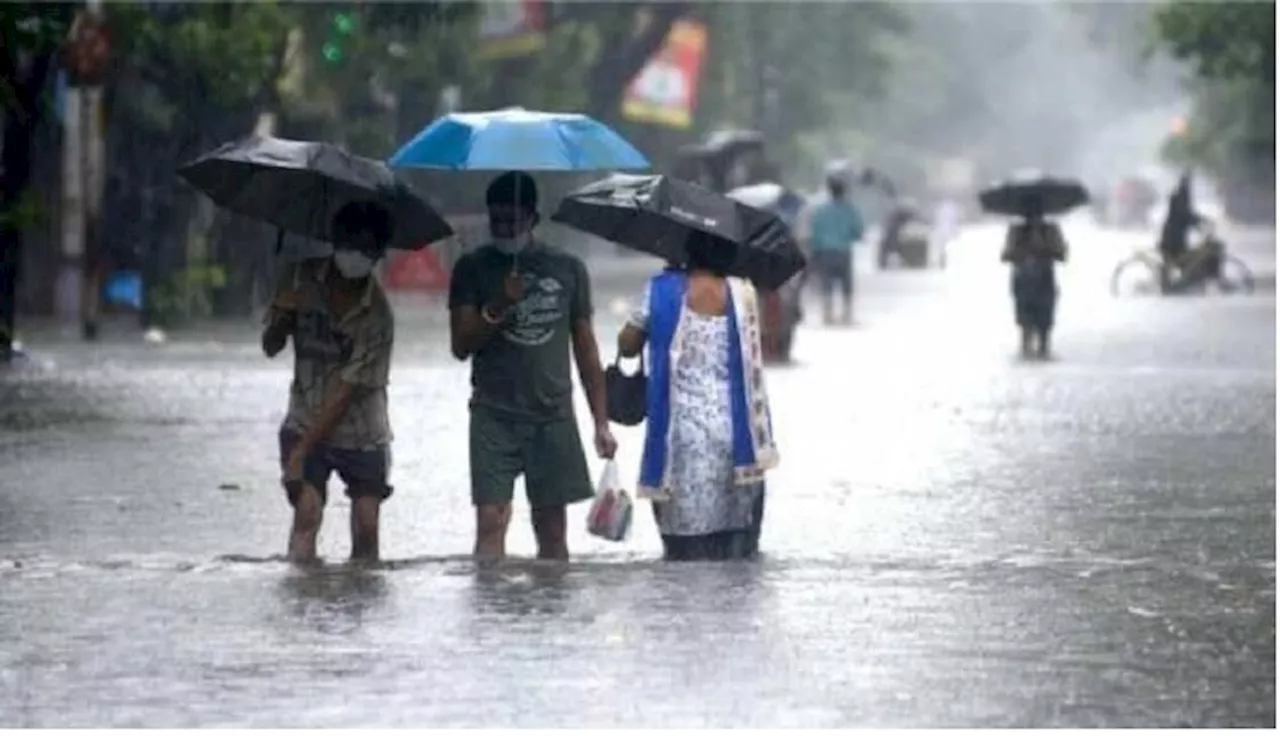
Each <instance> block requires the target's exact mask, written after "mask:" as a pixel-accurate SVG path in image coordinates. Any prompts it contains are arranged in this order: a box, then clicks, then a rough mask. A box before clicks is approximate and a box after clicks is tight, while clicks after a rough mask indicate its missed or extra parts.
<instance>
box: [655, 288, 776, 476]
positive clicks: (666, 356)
mask: <svg viewBox="0 0 1280 740" xmlns="http://www.w3.org/2000/svg"><path fill="white" fill-rule="evenodd" d="M687 286H688V280H687V278H686V276H685V275H684V273H682V272H677V271H667V272H663V273H662V274H660V275H658V276H656V277H654V278H653V279H652V280H650V282H649V322H648V327H647V333H648V344H649V377H648V386H647V390H648V394H647V401H648V406H647V409H646V411H647V419H648V424H647V426H646V429H645V439H644V454H643V457H642V459H641V463H640V484H639V486H638V487H637V490H638V492H639V493H640V494H641V495H643V496H647V497H650V498H654V499H664V498H668V497H669V496H670V495H671V493H672V491H671V489H670V455H669V454H668V452H669V446H670V431H671V382H672V370H673V368H674V363H675V362H677V361H678V359H679V354H680V351H681V346H682V340H683V323H684V322H683V318H684V316H685V312H686V308H685V291H686V288H687ZM729 287H730V293H729V294H730V301H729V310H728V319H729V357H728V361H729V399H730V416H731V418H732V420H733V467H734V480H735V482H736V483H738V484H747V483H753V482H757V481H760V480H763V479H764V471H765V470H766V469H767V468H771V467H773V466H775V465H776V464H777V459H778V454H777V450H776V448H775V447H774V444H773V425H772V420H771V418H770V413H769V402H768V398H767V396H766V394H765V389H764V370H763V364H762V361H761V352H760V331H761V328H760V325H759V310H758V306H757V303H756V297H755V292H754V289H753V288H752V287H751V285H750V283H747V282H746V281H742V280H737V279H734V278H730V279H729Z"/></svg>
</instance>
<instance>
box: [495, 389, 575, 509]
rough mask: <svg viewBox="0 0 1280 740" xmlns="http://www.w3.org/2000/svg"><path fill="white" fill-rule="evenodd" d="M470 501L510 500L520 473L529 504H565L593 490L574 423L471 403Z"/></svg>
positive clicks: (572, 420) (534, 505)
mask: <svg viewBox="0 0 1280 740" xmlns="http://www.w3.org/2000/svg"><path fill="white" fill-rule="evenodd" d="M470 447H471V454H470V458H471V503H473V504H474V505H476V506H492V505H499V504H508V503H511V498H512V496H513V495H514V487H515V482H516V478H517V477H518V476H520V475H523V476H524V487H525V490H526V492H527V493H528V495H529V505H530V506H531V507H533V508H534V509H543V508H553V507H559V506H567V505H569V504H572V503H576V502H578V501H585V500H587V499H589V498H591V497H592V496H594V495H595V489H594V486H592V485H591V475H590V473H588V472H587V456H586V454H585V453H584V451H583V449H582V437H581V435H579V434H578V423H577V421H576V420H575V419H573V418H572V417H570V418H568V419H557V420H554V421H544V422H536V423H535V422H524V421H508V420H506V419H502V418H499V417H497V416H495V415H494V414H493V413H491V412H489V411H487V410H486V409H483V408H476V407H473V408H472V409H471V444H470Z"/></svg>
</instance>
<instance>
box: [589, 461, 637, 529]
mask: <svg viewBox="0 0 1280 740" xmlns="http://www.w3.org/2000/svg"><path fill="white" fill-rule="evenodd" d="M630 530H631V497H630V496H628V495H627V492H626V491H624V490H622V484H621V483H620V482H619V480H618V464H617V463H615V462H614V461H612V460H610V461H608V462H607V463H605V466H604V472H603V473H601V474H600V482H599V483H597V484H596V497H595V498H594V499H592V501H591V511H589V512H587V531H588V532H590V533H591V534H593V535H595V536H596V537H601V538H604V539H606V540H609V541H611V542H621V541H622V540H624V539H626V537H627V533H628V532H629V531H630Z"/></svg>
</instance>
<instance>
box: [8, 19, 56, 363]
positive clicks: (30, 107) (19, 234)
mask: <svg viewBox="0 0 1280 740" xmlns="http://www.w3.org/2000/svg"><path fill="white" fill-rule="evenodd" d="M70 20H71V14H70V6H68V5H52V4H45V3H27V2H16V3H6V4H3V5H0V105H2V106H3V117H2V118H0V122H2V124H3V135H2V137H0V141H2V143H0V157H2V159H0V362H8V361H9V360H10V359H11V357H12V347H13V329H14V321H15V313H16V311H15V309H16V306H17V289H18V279H19V272H20V270H21V266H22V259H23V227H24V225H25V223H24V222H26V221H27V220H29V217H30V215H31V213H32V212H33V208H32V207H31V204H32V200H31V196H30V194H29V191H28V186H29V184H30V181H31V171H32V148H33V146H32V145H33V143H34V136H35V133H36V127H37V125H38V124H39V123H40V120H41V118H42V116H43V115H44V114H45V111H46V109H47V107H48V100H47V92H48V88H49V85H48V83H49V78H50V72H51V70H52V69H53V68H54V66H55V61H56V60H55V56H56V54H57V51H58V47H59V44H60V42H61V40H62V39H63V38H64V37H65V35H66V31H67V28H68V26H69V25H70Z"/></svg>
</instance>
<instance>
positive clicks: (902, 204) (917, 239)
mask: <svg viewBox="0 0 1280 740" xmlns="http://www.w3.org/2000/svg"><path fill="white" fill-rule="evenodd" d="M929 236H930V234H929V226H928V223H927V222H926V221H925V219H924V217H923V215H921V213H920V211H919V209H918V208H916V206H915V204H914V203H912V202H911V201H909V200H905V199H903V200H899V201H898V202H897V203H895V204H894V206H893V210H891V211H890V212H889V217H888V218H887V219H885V225H884V231H883V232H882V233H881V236H880V244H879V249H878V251H877V253H876V263H877V264H878V265H879V267H880V269H881V270H885V269H888V268H889V263H890V259H891V258H893V257H896V258H897V261H898V262H899V264H901V265H902V266H903V267H908V268H912V269H917V270H922V269H925V268H927V267H928V266H929Z"/></svg>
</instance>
